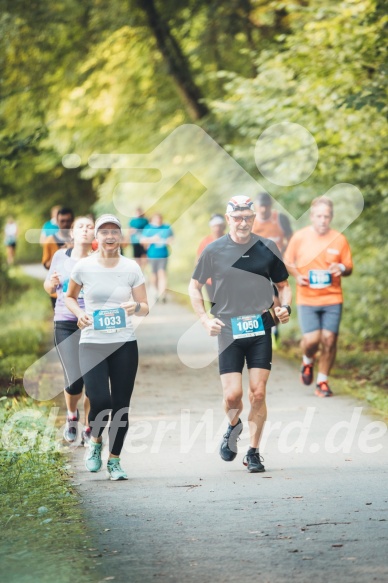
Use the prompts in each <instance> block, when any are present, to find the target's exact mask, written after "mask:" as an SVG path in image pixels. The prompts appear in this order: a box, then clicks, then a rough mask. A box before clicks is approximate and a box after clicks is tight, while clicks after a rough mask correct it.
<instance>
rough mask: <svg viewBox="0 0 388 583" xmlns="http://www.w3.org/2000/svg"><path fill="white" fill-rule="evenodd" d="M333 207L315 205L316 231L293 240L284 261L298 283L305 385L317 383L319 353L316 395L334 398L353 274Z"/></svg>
mask: <svg viewBox="0 0 388 583" xmlns="http://www.w3.org/2000/svg"><path fill="white" fill-rule="evenodd" d="M332 218H333V203H332V202H331V200H330V199H329V198H327V197H325V196H321V197H318V198H316V199H314V200H313V202H312V203H311V211H310V220H311V226H309V227H306V228H304V229H301V230H300V231H298V232H297V233H295V235H294V236H293V237H292V238H291V241H290V243H289V245H288V247H287V250H286V253H285V256H284V260H285V263H286V266H287V269H288V271H289V272H290V273H291V275H293V276H294V277H295V279H296V283H297V296H296V301H297V305H298V316H299V324H300V327H301V330H302V333H303V339H302V344H301V345H302V349H303V363H302V367H301V380H302V382H303V383H304V384H305V385H310V384H311V383H312V380H313V366H314V357H315V355H316V353H317V352H318V349H319V348H320V351H321V353H320V357H319V361H318V377H317V385H316V390H315V394H316V395H317V396H318V397H331V396H332V395H333V393H332V391H331V389H330V387H329V385H328V375H329V373H330V370H331V367H332V366H333V364H334V360H335V355H336V349H337V339H338V332H339V325H340V320H341V313H342V302H343V296H342V289H341V278H342V277H345V276H347V275H350V274H351V273H352V269H353V264H352V256H351V252H350V247H349V244H348V242H347V240H346V238H345V237H344V235H342V234H341V233H339V232H338V231H335V230H333V229H331V228H330V223H331V221H332Z"/></svg>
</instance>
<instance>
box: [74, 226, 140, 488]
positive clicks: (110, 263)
mask: <svg viewBox="0 0 388 583" xmlns="http://www.w3.org/2000/svg"><path fill="white" fill-rule="evenodd" d="M95 237H96V239H97V241H98V249H99V250H98V252H96V253H94V254H93V255H91V256H90V257H88V258H86V259H82V260H81V261H79V262H78V263H77V265H76V266H75V267H74V269H73V271H72V274H71V278H70V281H69V288H68V292H67V297H66V306H67V307H68V308H69V310H71V311H72V312H73V313H74V314H75V315H76V316H77V318H78V326H79V328H80V329H81V339H80V367H81V372H82V376H83V379H84V382H85V387H86V392H87V394H88V397H89V399H90V413H89V425H90V426H91V433H92V437H91V440H90V444H89V451H88V454H87V457H86V460H85V465H86V468H87V469H88V470H89V471H90V472H98V471H99V470H100V469H101V465H102V461H101V450H102V437H101V435H102V432H103V430H104V427H105V426H106V425H107V423H108V420H109V416H110V418H111V423H110V427H109V452H110V453H109V459H108V463H107V471H108V475H109V477H110V479H111V480H126V479H128V477H127V475H126V473H125V472H124V471H123V469H122V468H121V466H120V457H119V456H120V452H121V450H122V447H123V443H124V439H125V435H126V433H127V430H128V410H129V403H130V399H131V395H132V391H133V387H134V383H135V377H136V372H137V366H138V349H137V341H136V336H135V334H134V329H133V325H132V321H131V316H133V315H134V314H135V315H136V316H146V315H147V314H148V301H147V293H146V289H145V280H144V276H143V274H142V272H141V269H140V267H139V266H138V265H137V263H136V262H135V261H134V260H132V259H128V258H126V257H123V256H122V255H121V254H120V243H121V241H122V231H121V223H120V221H119V219H118V218H117V217H115V216H114V215H102V216H101V217H99V218H98V219H97V221H96V225H95ZM81 289H83V292H84V299H85V309H84V310H83V309H81V308H80V306H79V305H78V303H77V298H78V295H79V293H80V291H81Z"/></svg>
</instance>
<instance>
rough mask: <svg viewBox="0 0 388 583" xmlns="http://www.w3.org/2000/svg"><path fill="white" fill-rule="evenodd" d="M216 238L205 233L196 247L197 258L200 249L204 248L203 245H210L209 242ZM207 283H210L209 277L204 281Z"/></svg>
mask: <svg viewBox="0 0 388 583" xmlns="http://www.w3.org/2000/svg"><path fill="white" fill-rule="evenodd" d="M215 240H216V237H215V236H214V235H207V236H206V237H204V238H203V239H202V241H201V242H200V244H199V246H198V249H197V258H199V256H200V255H201V253H202V251H203V250H204V249H205V247H207V246H208V245H210V243H213V241H215ZM206 283H207V284H208V285H211V284H212V280H211V278H210V277H209V279H208V280H207V282H206Z"/></svg>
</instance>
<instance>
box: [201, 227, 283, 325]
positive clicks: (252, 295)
mask: <svg viewBox="0 0 388 583" xmlns="http://www.w3.org/2000/svg"><path fill="white" fill-rule="evenodd" d="M209 277H211V279H212V283H213V290H214V292H213V302H214V305H213V306H212V308H211V313H212V314H213V315H214V316H220V317H235V316H245V315H250V314H258V313H261V312H262V311H263V310H266V309H269V308H270V307H271V306H272V304H273V294H274V292H273V287H272V282H273V283H278V282H280V281H285V280H286V279H287V278H288V272H287V269H286V268H285V265H284V263H283V261H282V259H281V258H280V257H279V251H278V249H277V247H276V245H275V243H274V242H273V241H270V240H269V239H264V238H263V237H259V236H258V235H254V234H252V235H251V239H250V241H249V243H246V244H240V243H235V242H234V241H233V240H232V238H231V237H230V235H224V236H223V237H220V238H219V239H216V240H215V241H213V243H210V245H208V246H207V247H206V248H205V249H204V251H203V252H202V255H201V256H200V258H199V260H198V263H197V266H196V268H195V270H194V273H193V279H195V280H196V281H198V282H199V283H202V284H205V283H206V281H207V279H208V278H209Z"/></svg>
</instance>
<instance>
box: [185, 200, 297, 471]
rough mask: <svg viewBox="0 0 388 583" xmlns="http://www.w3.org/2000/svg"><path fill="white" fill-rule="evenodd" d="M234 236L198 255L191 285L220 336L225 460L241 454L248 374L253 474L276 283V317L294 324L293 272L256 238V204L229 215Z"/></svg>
mask: <svg viewBox="0 0 388 583" xmlns="http://www.w3.org/2000/svg"><path fill="white" fill-rule="evenodd" d="M225 216H226V221H227V223H228V225H229V234H228V235H225V236H224V237H221V238H220V239H217V240H216V241H214V242H213V243H210V245H208V246H207V247H206V248H205V249H204V251H203V253H202V255H201V256H200V258H199V260H198V263H197V266H196V268H195V270H194V273H193V277H192V279H191V282H190V286H189V293H190V297H191V302H192V305H193V308H194V310H195V312H196V314H197V316H198V317H199V318H200V320H201V322H202V324H203V325H204V327H205V329H206V330H207V332H208V333H209V334H210V336H218V347H219V350H218V351H219V370H220V376H221V384H222V388H223V396H224V408H225V412H226V414H227V415H228V418H229V422H230V424H229V426H228V429H227V431H226V433H225V435H224V438H223V440H222V443H221V447H220V455H221V458H222V459H223V460H224V461H233V460H234V459H235V457H236V455H237V444H236V442H237V439H238V437H239V435H240V434H241V432H242V428H243V425H242V422H241V419H240V413H241V411H242V408H243V404H242V395H243V390H242V370H243V368H244V364H245V361H246V363H247V367H248V370H249V400H250V404H251V409H250V412H249V415H248V422H249V432H250V447H249V449H248V452H247V455H246V456H245V458H244V461H243V463H244V465H246V466H247V469H248V471H249V472H263V471H264V466H263V464H262V461H263V459H262V458H261V456H260V454H259V442H260V437H261V434H262V431H263V427H264V423H265V420H266V417H267V408H266V403H265V393H266V384H267V381H268V378H269V374H270V370H271V364H272V362H271V360H272V344H271V328H272V326H273V325H274V321H273V318H272V315H271V312H270V311H269V309H270V308H271V307H272V305H273V285H272V284H273V283H275V284H276V287H277V288H278V290H279V298H280V304H281V306H280V307H276V308H274V312H275V314H276V316H277V318H278V319H279V321H280V322H282V323H286V322H288V320H289V317H290V313H291V308H290V305H289V304H290V303H291V289H290V286H289V284H288V282H287V278H288V272H287V270H286V268H285V266H284V264H283V261H282V259H281V257H280V253H279V251H278V249H277V247H276V245H275V243H273V242H272V241H270V240H269V239H264V238H262V237H259V236H257V235H254V234H252V226H253V221H254V218H255V213H254V205H253V201H251V200H250V198H248V197H246V196H235V197H233V198H232V199H231V200H230V201H229V203H228V205H227V210H226V215H225ZM209 277H211V279H212V282H213V286H214V295H213V305H212V308H211V310H210V312H211V314H212V315H213V316H214V317H213V318H209V316H208V315H207V313H206V309H205V304H204V300H203V296H202V287H203V285H204V284H205V283H206V281H207V279H208V278H209Z"/></svg>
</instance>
